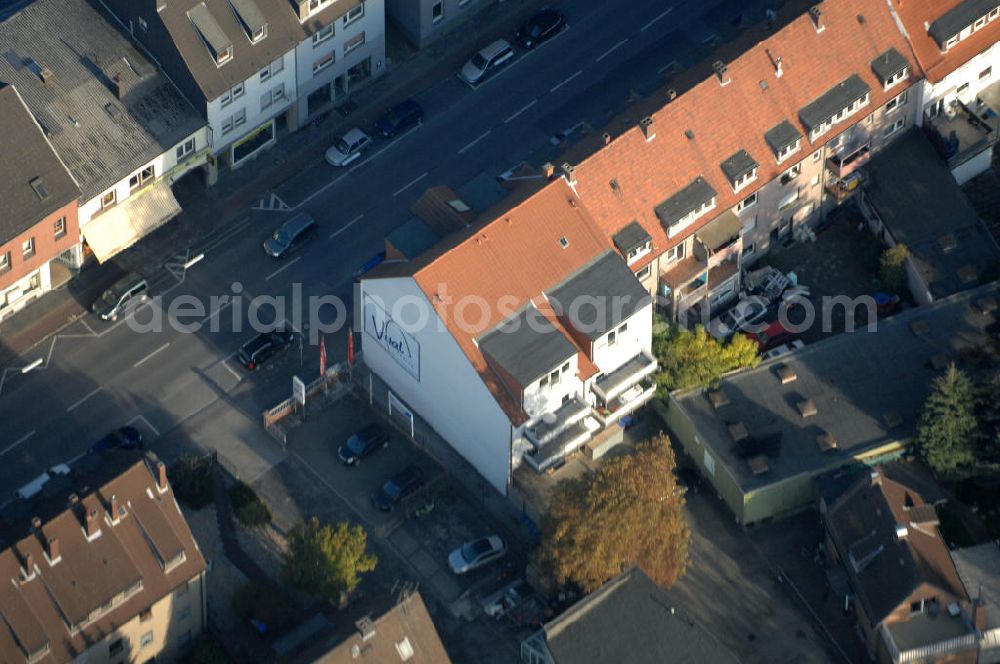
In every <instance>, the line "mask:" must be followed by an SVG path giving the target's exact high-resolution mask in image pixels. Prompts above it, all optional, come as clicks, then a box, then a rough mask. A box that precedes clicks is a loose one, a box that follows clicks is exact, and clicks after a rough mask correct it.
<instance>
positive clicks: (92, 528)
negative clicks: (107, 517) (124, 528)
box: [84, 507, 101, 541]
mask: <svg viewBox="0 0 1000 664" xmlns="http://www.w3.org/2000/svg"><path fill="white" fill-rule="evenodd" d="M85 518H86V522H85V524H84V525H85V526H86V527H85V529H84V532H86V533H87V540H88V541H89V540H92V539H94V538H95V537H97V536H98V535H100V534H101V526H100V524H99V523H98V522H97V510H96V509H95V508H93V507H91V508H90V509H89V510H87V514H86V517H85Z"/></svg>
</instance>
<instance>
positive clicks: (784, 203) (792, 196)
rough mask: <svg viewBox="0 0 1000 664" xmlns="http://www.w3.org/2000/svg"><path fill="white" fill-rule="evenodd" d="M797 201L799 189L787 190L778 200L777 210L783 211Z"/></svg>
mask: <svg viewBox="0 0 1000 664" xmlns="http://www.w3.org/2000/svg"><path fill="white" fill-rule="evenodd" d="M798 202H799V190H798V189H796V190H794V191H792V192H789V193H788V195H787V196H785V197H784V198H782V199H781V200H780V201H779V202H778V212H784V211H785V210H787V209H789V208H791V207H792V206H793V205H795V204H796V203H798Z"/></svg>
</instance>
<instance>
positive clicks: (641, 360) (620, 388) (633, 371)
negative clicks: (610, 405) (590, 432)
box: [591, 351, 656, 403]
mask: <svg viewBox="0 0 1000 664" xmlns="http://www.w3.org/2000/svg"><path fill="white" fill-rule="evenodd" d="M654 371H656V360H655V359H654V358H653V357H652V356H651V355H650V354H649V353H647V352H646V351H641V352H640V353H639V354H638V355H636V356H635V357H633V358H631V359H629V360H628V361H627V362H625V364H623V365H621V366H620V367H618V368H617V369H615V370H614V371H612V372H610V373H607V374H605V375H603V376H601V377H600V378H598V379H597V380H596V381H594V385H593V387H592V388H591V389H592V390H593V392H594V394H596V395H597V396H598V397H599V398H600V399H601V401H602V402H604V403H607V402H608V401H610V400H612V399H614V398H615V397H617V396H619V395H621V394H622V393H623V392H625V391H626V390H627V389H629V388H630V387H632V386H633V385H635V384H636V383H638V382H639V381H640V380H642V379H643V378H645V377H646V376H648V375H650V374H651V373H653V372H654Z"/></svg>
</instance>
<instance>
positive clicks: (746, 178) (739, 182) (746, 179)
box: [733, 168, 757, 191]
mask: <svg viewBox="0 0 1000 664" xmlns="http://www.w3.org/2000/svg"><path fill="white" fill-rule="evenodd" d="M756 179H757V169H756V168H755V169H753V170H752V171H750V172H749V173H745V174H744V175H742V176H741V177H739V178H737V179H736V182H734V183H733V191H739V190H740V189H742V188H743V187H745V186H747V185H748V184H750V183H751V182H753V181H754V180H756Z"/></svg>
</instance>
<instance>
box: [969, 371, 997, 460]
mask: <svg viewBox="0 0 1000 664" xmlns="http://www.w3.org/2000/svg"><path fill="white" fill-rule="evenodd" d="M975 412H976V420H977V421H978V422H979V452H978V454H977V456H978V457H979V458H980V459H983V460H987V461H993V462H996V461H1000V372H998V373H996V374H994V375H993V377H992V378H990V379H988V380H985V381H983V382H982V383H981V384H980V385H978V386H977V387H976V410H975Z"/></svg>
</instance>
